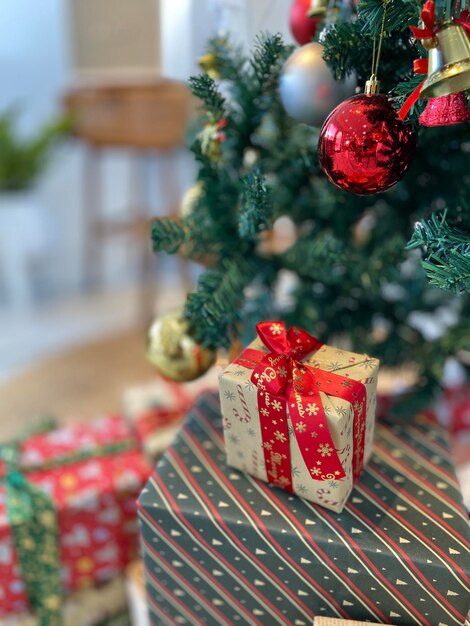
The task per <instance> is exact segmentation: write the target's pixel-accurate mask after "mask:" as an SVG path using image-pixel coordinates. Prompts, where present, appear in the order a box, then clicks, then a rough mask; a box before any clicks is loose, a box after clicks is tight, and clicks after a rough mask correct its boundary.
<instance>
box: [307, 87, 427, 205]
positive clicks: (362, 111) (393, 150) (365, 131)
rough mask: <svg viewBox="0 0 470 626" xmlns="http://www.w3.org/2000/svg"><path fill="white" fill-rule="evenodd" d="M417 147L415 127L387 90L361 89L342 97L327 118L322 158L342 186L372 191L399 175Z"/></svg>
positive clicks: (361, 192) (320, 151)
mask: <svg viewBox="0 0 470 626" xmlns="http://www.w3.org/2000/svg"><path fill="white" fill-rule="evenodd" d="M415 147H416V135H415V133H414V132H413V131H412V129H411V128H410V126H408V125H407V124H405V123H404V122H402V121H401V120H400V119H399V118H398V116H397V112H396V111H395V109H394V108H393V107H392V105H391V104H390V102H389V100H388V98H387V97H386V96H384V95H366V94H361V95H359V96H353V97H352V98H349V99H348V100H345V101H344V102H342V103H341V104H340V105H339V106H337V107H336V109H334V110H333V111H332V112H331V113H330V115H329V116H328V117H327V119H326V120H325V123H324V124H323V127H322V129H321V131H320V139H319V141H318V159H319V161H320V165H321V168H322V169H323V171H324V172H325V174H326V175H327V176H328V178H329V179H330V180H331V182H332V183H334V184H335V185H336V186H337V187H340V188H341V189H345V190H346V191H350V192H351V193H355V194H358V195H370V194H374V193H380V192H381V191H385V190H386V189H389V188H390V187H392V186H393V185H394V184H395V183H397V182H398V181H399V180H400V178H401V177H402V176H403V175H404V173H405V172H406V170H407V169H408V167H409V165H410V163H411V161H412V159H413V155H414V151H415Z"/></svg>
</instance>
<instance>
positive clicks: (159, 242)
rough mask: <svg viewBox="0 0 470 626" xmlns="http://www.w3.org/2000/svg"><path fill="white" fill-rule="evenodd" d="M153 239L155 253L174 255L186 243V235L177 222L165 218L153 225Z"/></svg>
mask: <svg viewBox="0 0 470 626" xmlns="http://www.w3.org/2000/svg"><path fill="white" fill-rule="evenodd" d="M151 239H152V246H153V250H154V252H168V254H174V253H175V252H177V251H178V249H179V248H180V246H181V245H182V244H183V243H184V241H185V239H186V235H185V232H184V228H183V227H182V226H181V224H179V223H178V222H177V221H176V220H174V219H171V218H169V217H163V218H161V219H158V220H155V221H154V222H153V223H152V227H151Z"/></svg>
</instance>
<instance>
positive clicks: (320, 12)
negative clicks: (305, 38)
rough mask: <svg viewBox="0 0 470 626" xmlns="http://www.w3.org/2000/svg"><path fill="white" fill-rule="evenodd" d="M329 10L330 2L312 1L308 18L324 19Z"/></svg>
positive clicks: (326, 0)
mask: <svg viewBox="0 0 470 626" xmlns="http://www.w3.org/2000/svg"><path fill="white" fill-rule="evenodd" d="M327 9H328V0H312V1H311V3H310V8H309V9H308V10H307V15H308V17H324V16H325V15H326V12H327Z"/></svg>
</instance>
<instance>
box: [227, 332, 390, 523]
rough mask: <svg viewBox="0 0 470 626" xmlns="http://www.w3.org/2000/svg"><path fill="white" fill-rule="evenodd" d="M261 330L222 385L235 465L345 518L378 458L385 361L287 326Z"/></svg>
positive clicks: (231, 461) (229, 449) (229, 455)
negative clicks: (374, 455) (374, 454)
mask: <svg viewBox="0 0 470 626" xmlns="http://www.w3.org/2000/svg"><path fill="white" fill-rule="evenodd" d="M257 330H258V336H259V337H258V339H256V340H255V341H253V342H252V343H251V344H250V346H249V347H248V348H246V349H245V350H244V351H243V352H242V353H241V354H240V356H239V357H238V358H236V359H235V360H234V361H233V362H232V363H230V365H229V366H228V367H227V368H226V369H225V371H224V372H223V374H222V376H221V378H220V381H219V385H220V401H221V406H222V415H223V418H224V422H223V424H224V433H225V445H226V450H227V460H228V464H229V465H231V466H232V467H236V468H237V469H240V470H242V471H244V472H247V473H249V474H252V475H253V476H256V477H257V478H260V479H261V480H264V481H266V482H271V483H273V484H275V485H277V486H279V487H283V488H284V489H287V490H288V491H291V492H294V493H297V494H298V495H299V496H302V497H304V498H306V499H308V500H310V501H312V502H317V503H319V504H322V506H325V507H327V508H329V509H331V510H333V511H338V512H340V511H341V510H342V508H343V506H344V504H345V502H346V500H347V498H348V496H349V494H350V492H351V489H352V486H353V483H354V480H356V479H357V477H358V476H359V475H360V473H361V471H362V468H363V467H364V464H365V463H366V462H367V460H368V459H369V457H370V454H371V450H372V441H373V436H374V423H375V405H376V388H377V374H378V369H379V362H378V360H377V359H373V358H371V357H368V356H367V355H360V354H354V353H352V352H346V351H345V350H338V349H336V348H332V347H331V346H326V345H324V344H322V343H321V342H320V341H318V340H317V339H315V338H314V337H312V336H310V335H309V334H308V333H306V332H305V331H304V330H302V329H300V328H297V327H292V328H291V329H290V330H289V331H288V332H286V329H285V327H284V324H283V323H282V322H263V323H262V324H258V325H257ZM330 483H334V484H335V489H334V496H332V497H329V498H327V497H325V493H326V491H327V490H328V486H329V485H330Z"/></svg>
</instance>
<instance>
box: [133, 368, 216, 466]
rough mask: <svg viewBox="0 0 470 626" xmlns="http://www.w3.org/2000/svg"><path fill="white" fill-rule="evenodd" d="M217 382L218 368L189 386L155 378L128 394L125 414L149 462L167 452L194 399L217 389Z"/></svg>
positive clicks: (135, 387)
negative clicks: (200, 394) (149, 459)
mask: <svg viewBox="0 0 470 626" xmlns="http://www.w3.org/2000/svg"><path fill="white" fill-rule="evenodd" d="M217 382H218V377H217V375H216V372H215V368H212V369H211V371H210V372H208V373H207V374H206V375H205V376H203V377H202V378H200V379H198V380H195V381H192V382H190V383H184V384H177V383H174V382H172V381H168V380H164V379H163V378H155V380H153V381H152V382H150V383H146V384H143V385H134V386H132V387H129V388H128V389H126V390H125V392H124V395H123V400H122V406H123V414H124V415H125V417H126V419H127V420H128V421H129V423H130V424H131V426H132V428H133V429H134V431H135V433H136V434H137V437H138V439H139V442H140V444H141V446H142V448H143V449H144V451H145V453H146V454H147V456H148V457H149V458H151V459H156V458H157V457H158V456H159V455H160V454H162V453H163V452H164V451H165V450H166V449H167V447H168V446H169V445H170V444H171V443H172V441H173V439H174V438H175V435H176V434H177V432H178V430H179V429H180V426H181V422H182V419H183V417H184V415H185V413H186V412H187V411H188V410H189V408H190V406H191V404H192V403H193V401H194V400H195V398H196V397H197V396H198V395H199V393H202V392H203V391H208V390H215V389H217Z"/></svg>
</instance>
